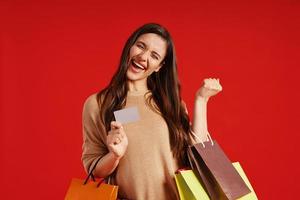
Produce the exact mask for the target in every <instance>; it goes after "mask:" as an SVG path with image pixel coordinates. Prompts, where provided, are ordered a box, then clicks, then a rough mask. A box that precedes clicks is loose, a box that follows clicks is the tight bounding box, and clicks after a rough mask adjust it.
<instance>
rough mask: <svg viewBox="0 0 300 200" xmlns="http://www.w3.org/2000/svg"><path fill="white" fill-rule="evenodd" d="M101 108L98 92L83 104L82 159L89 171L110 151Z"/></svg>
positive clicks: (86, 169)
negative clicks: (101, 116)
mask: <svg viewBox="0 0 300 200" xmlns="http://www.w3.org/2000/svg"><path fill="white" fill-rule="evenodd" d="M99 112H100V110H99V106H98V102H97V98H96V94H93V95H91V96H89V97H88V98H87V99H86V101H85V102H84V105H83V112H82V132H83V144H82V156H81V160H82V163H83V166H84V169H85V171H86V172H87V173H88V172H89V171H90V170H91V167H92V166H93V165H94V163H95V162H96V160H97V159H98V158H99V157H103V156H104V155H105V154H107V153H108V149H107V146H106V131H105V127H104V125H103V124H102V123H101V120H100V113H99Z"/></svg>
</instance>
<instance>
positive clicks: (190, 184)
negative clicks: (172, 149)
mask: <svg viewBox="0 0 300 200" xmlns="http://www.w3.org/2000/svg"><path fill="white" fill-rule="evenodd" d="M175 181H176V185H177V189H178V193H179V196H180V199H181V200H209V196H208V195H207V193H206V192H205V190H204V188H203V187H202V185H201V183H200V181H199V180H198V179H197V177H196V175H195V174H194V172H193V170H178V171H177V172H176V173H175Z"/></svg>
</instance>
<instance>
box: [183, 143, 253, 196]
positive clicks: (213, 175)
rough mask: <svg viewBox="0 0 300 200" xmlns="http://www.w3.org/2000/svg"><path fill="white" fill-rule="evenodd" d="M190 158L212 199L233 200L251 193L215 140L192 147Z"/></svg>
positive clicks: (189, 151)
mask: <svg viewBox="0 0 300 200" xmlns="http://www.w3.org/2000/svg"><path fill="white" fill-rule="evenodd" d="M188 158H189V162H190V165H191V167H192V169H193V170H194V171H195V173H196V175H197V176H198V177H199V179H201V181H202V183H203V185H204V187H205V189H206V192H207V193H208V194H209V196H210V198H211V199H213V200H223V199H228V200H233V199H237V198H239V197H242V196H244V195H246V194H248V193H250V192H251V191H250V189H249V188H248V187H247V185H246V184H245V182H244V181H243V179H242V178H241V176H240V175H239V173H238V172H237V170H236V169H235V168H234V167H233V165H232V163H231V161H230V160H229V159H228V157H227V156H226V154H225V153H224V151H223V150H222V149H221V147H220V146H219V144H218V143H217V142H216V141H215V140H210V141H208V142H204V143H197V144H194V145H192V146H190V147H189V148H188Z"/></svg>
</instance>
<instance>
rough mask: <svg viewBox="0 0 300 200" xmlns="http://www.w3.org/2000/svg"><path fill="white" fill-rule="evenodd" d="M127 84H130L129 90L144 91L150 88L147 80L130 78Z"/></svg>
mask: <svg viewBox="0 0 300 200" xmlns="http://www.w3.org/2000/svg"><path fill="white" fill-rule="evenodd" d="M127 84H128V90H129V91H141V92H142V91H147V90H148V87H147V82H146V81H144V80H140V81H131V80H128V82H127Z"/></svg>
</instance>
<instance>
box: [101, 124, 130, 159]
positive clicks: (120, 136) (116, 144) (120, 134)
mask: <svg viewBox="0 0 300 200" xmlns="http://www.w3.org/2000/svg"><path fill="white" fill-rule="evenodd" d="M106 144H107V146H108V149H109V152H111V153H113V154H114V155H115V156H116V157H117V158H118V159H120V158H122V157H123V156H124V154H125V152H126V149H127V146H128V139H127V136H126V133H125V131H124V129H123V126H122V124H121V123H120V122H116V121H112V122H111V123H110V131H109V132H108V135H107V139H106Z"/></svg>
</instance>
